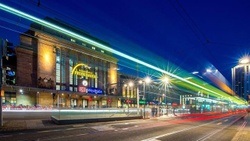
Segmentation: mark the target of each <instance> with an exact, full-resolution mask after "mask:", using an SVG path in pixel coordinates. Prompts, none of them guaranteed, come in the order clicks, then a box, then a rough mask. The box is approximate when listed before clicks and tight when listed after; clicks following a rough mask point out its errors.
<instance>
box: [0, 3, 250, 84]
mask: <svg viewBox="0 0 250 141" xmlns="http://www.w3.org/2000/svg"><path fill="white" fill-rule="evenodd" d="M0 2H2V3H4V4H7V5H9V6H13V7H15V8H18V9H20V10H22V11H25V12H29V14H32V15H34V16H38V17H40V18H44V17H46V16H49V17H53V18H58V19H60V20H63V21H65V22H67V23H69V24H71V25H74V26H76V27H78V28H80V29H83V30H84V31H86V32H88V33H89V34H91V35H93V36H95V37H97V38H100V39H102V40H104V41H106V42H108V43H110V44H111V46H112V47H113V48H115V49H117V50H120V51H122V52H126V53H128V54H130V55H132V56H136V57H139V58H144V59H145V60H149V59H152V58H164V59H165V60H167V61H170V62H172V63H174V64H175V65H176V66H178V67H180V68H182V69H184V70H186V71H188V72H193V71H199V72H200V74H199V75H202V73H203V72H204V71H205V70H206V69H207V68H211V67H212V68H213V69H214V70H215V69H217V70H218V71H219V72H220V73H221V74H222V75H224V76H225V78H226V79H227V80H228V81H229V82H231V68H232V67H234V66H235V65H236V64H237V62H238V59H239V58H240V57H242V56H244V55H246V54H249V50H250V49H249V46H250V26H249V25H250V17H249V14H250V1H249V0H70V1H69V0H68V1H65V0H60V1H58V0H54V1H53V0H40V2H39V0H10V1H7V0H0ZM0 17H1V19H0V25H1V27H0V37H2V38H7V39H9V40H10V41H12V42H14V43H15V44H18V34H19V33H18V32H23V31H25V30H26V29H27V28H28V26H29V22H27V21H25V20H23V19H21V18H17V17H15V16H11V15H9V14H7V13H6V12H2V11H0ZM6 19H11V20H12V24H11V25H10V24H9V23H8V22H6ZM20 25H26V26H23V27H21V26H20ZM6 28H10V29H13V30H10V29H6ZM153 54H155V55H153ZM153 56H154V57H153ZM155 56H156V57H155ZM154 65H156V66H157V64H154ZM158 66H161V65H158Z"/></svg>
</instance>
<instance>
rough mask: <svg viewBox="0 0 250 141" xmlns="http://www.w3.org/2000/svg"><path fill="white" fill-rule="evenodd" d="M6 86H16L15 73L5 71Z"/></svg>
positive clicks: (8, 70)
mask: <svg viewBox="0 0 250 141" xmlns="http://www.w3.org/2000/svg"><path fill="white" fill-rule="evenodd" d="M6 84H7V85H15V84H16V72H15V71H14V70H11V69H6Z"/></svg>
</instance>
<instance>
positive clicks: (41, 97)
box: [37, 92, 53, 106]
mask: <svg viewBox="0 0 250 141" xmlns="http://www.w3.org/2000/svg"><path fill="white" fill-rule="evenodd" d="M37 98H38V104H39V105H40V106H53V96H52V95H51V94H50V93H44V92H39V94H37Z"/></svg>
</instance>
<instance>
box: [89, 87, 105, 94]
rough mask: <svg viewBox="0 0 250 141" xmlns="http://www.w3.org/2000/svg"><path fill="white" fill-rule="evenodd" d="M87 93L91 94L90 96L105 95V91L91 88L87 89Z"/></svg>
mask: <svg viewBox="0 0 250 141" xmlns="http://www.w3.org/2000/svg"><path fill="white" fill-rule="evenodd" d="M86 92H87V93H89V94H103V90H102V89H98V88H90V87H88V88H87V89H86Z"/></svg>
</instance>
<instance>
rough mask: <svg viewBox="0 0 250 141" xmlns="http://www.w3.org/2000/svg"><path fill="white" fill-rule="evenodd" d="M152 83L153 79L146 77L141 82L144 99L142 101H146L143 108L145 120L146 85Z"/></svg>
mask: <svg viewBox="0 0 250 141" xmlns="http://www.w3.org/2000/svg"><path fill="white" fill-rule="evenodd" d="M150 82H151V78H150V77H146V78H145V79H144V80H140V81H139V83H140V84H143V98H142V100H144V107H143V109H144V110H143V115H144V116H143V118H144V119H145V116H146V115H145V114H146V112H145V108H146V88H145V87H146V86H145V85H146V84H149V83H150Z"/></svg>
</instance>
